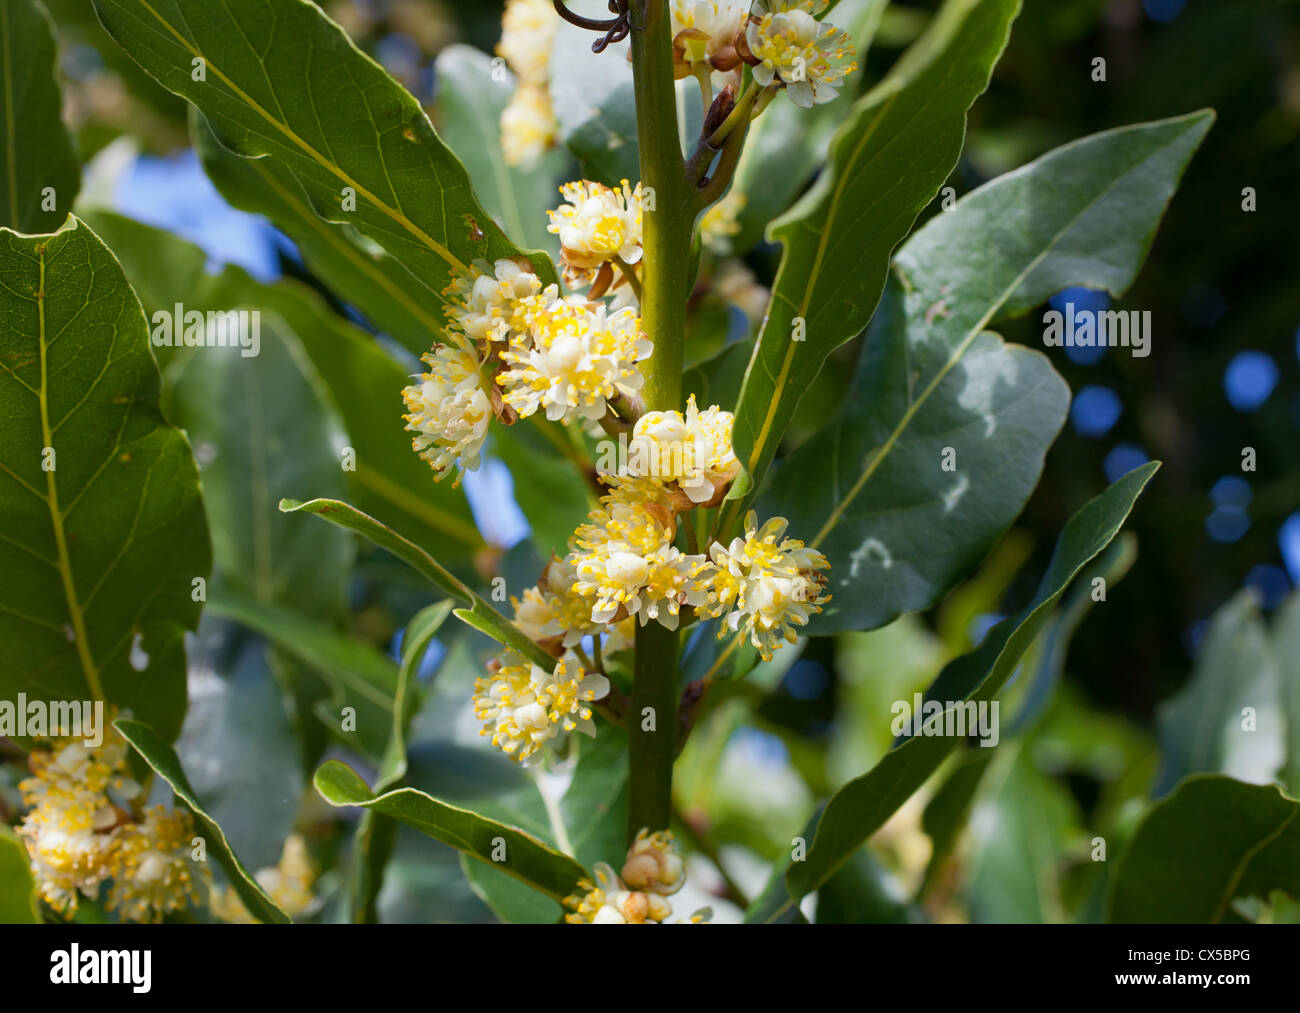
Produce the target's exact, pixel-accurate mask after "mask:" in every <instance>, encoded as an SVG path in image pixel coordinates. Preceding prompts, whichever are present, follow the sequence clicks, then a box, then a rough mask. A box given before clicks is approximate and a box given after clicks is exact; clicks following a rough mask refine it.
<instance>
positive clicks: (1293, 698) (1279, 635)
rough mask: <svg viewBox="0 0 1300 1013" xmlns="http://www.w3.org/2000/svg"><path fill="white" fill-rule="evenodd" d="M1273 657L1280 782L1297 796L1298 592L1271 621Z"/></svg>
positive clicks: (1299, 742) (1299, 784)
mask: <svg viewBox="0 0 1300 1013" xmlns="http://www.w3.org/2000/svg"><path fill="white" fill-rule="evenodd" d="M1273 641H1274V654H1275V656H1276V658H1277V664H1278V682H1279V689H1280V696H1281V701H1282V715H1283V717H1282V720H1283V723H1284V724H1285V725H1286V764H1285V766H1284V767H1283V771H1282V774H1283V781H1284V783H1285V784H1286V787H1287V789H1288V790H1289V791H1290V792H1291V794H1292V795H1296V796H1300V593H1295V592H1293V593H1292V594H1291V596H1290V597H1289V598H1287V600H1286V601H1285V602H1284V603H1283V604H1282V607H1281V608H1279V609H1278V610H1277V615H1276V616H1275V617H1274V619H1273Z"/></svg>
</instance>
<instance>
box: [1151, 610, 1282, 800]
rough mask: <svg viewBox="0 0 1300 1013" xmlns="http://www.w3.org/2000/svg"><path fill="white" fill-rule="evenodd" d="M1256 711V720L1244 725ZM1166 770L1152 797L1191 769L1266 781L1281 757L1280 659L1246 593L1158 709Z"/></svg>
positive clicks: (1217, 619) (1220, 618) (1222, 616)
mask: <svg viewBox="0 0 1300 1013" xmlns="http://www.w3.org/2000/svg"><path fill="white" fill-rule="evenodd" d="M1246 708H1251V709H1252V710H1253V712H1254V718H1255V721H1254V724H1253V725H1251V726H1250V727H1249V728H1247V727H1243V726H1244V724H1245V722H1244V718H1243V712H1244V710H1245V709H1246ZM1157 722H1158V726H1159V730H1160V745H1161V770H1160V776H1159V778H1158V779H1157V782H1156V786H1155V789H1154V792H1153V794H1154V795H1155V796H1156V797H1157V798H1158V797H1160V796H1162V795H1165V794H1167V793H1168V792H1169V791H1171V790H1172V789H1173V787H1174V785H1175V784H1177V783H1178V782H1179V781H1181V780H1182V779H1183V778H1184V777H1186V776H1187V775H1188V774H1199V773H1215V774H1227V775H1229V776H1230V777H1235V778H1237V779H1238V780H1242V781H1250V782H1253V783H1255V784H1266V783H1268V782H1269V781H1272V780H1273V777H1274V774H1275V773H1276V772H1277V770H1278V768H1279V767H1281V766H1282V764H1283V760H1284V752H1285V746H1284V744H1283V743H1284V737H1285V733H1284V731H1283V725H1284V720H1283V715H1282V707H1281V702H1280V700H1279V697H1278V658H1277V657H1275V656H1274V654H1273V643H1272V640H1271V639H1270V637H1269V635H1268V631H1267V629H1266V628H1265V626H1264V620H1263V618H1262V617H1261V616H1260V614H1259V608H1258V607H1257V606H1256V604H1255V601H1254V599H1253V598H1252V597H1251V593H1250V592H1249V591H1241V592H1240V593H1238V594H1237V595H1236V596H1235V597H1234V598H1233V599H1232V600H1231V601H1229V602H1228V603H1227V604H1226V605H1224V606H1223V608H1221V609H1219V611H1218V612H1216V613H1215V614H1214V616H1213V617H1212V618H1211V620H1210V627H1209V630H1208V631H1207V632H1206V634H1205V639H1204V640H1203V641H1202V642H1201V646H1200V650H1199V651H1198V653H1197V656H1196V665H1195V667H1194V668H1193V671H1192V677H1191V679H1190V680H1189V681H1188V683H1187V685H1186V686H1184V687H1183V688H1182V690H1180V691H1179V692H1178V693H1177V694H1176V695H1175V696H1173V697H1170V698H1169V699H1168V700H1166V701H1164V702H1163V703H1162V704H1161V705H1160V708H1159V712H1158V715H1157Z"/></svg>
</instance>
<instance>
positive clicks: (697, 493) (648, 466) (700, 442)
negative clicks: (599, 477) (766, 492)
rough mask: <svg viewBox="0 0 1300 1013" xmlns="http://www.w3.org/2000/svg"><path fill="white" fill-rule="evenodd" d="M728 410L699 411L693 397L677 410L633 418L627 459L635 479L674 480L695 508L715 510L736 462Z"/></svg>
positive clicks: (729, 483)
mask: <svg viewBox="0 0 1300 1013" xmlns="http://www.w3.org/2000/svg"><path fill="white" fill-rule="evenodd" d="M735 421H736V420H735V416H733V415H732V414H731V412H724V411H722V410H721V409H720V408H719V407H718V406H717V405H713V406H712V407H711V408H709V409H707V410H706V411H703V412H701V411H700V410H699V409H698V408H697V407H696V405H695V395H694V394H692V395H691V396H690V398H689V400H688V401H687V404H686V414H685V415H683V414H682V413H681V412H675V411H668V412H648V413H647V414H645V415H642V416H641V418H639V419H637V421H636V426H635V427H634V428H633V431H632V445H631V448H630V453H629V457H628V467H629V470H630V471H631V472H632V473H633V474H635V475H643V476H650V477H654V478H658V479H661V480H663V481H665V482H676V483H677V485H678V486H679V487H680V488H681V490H682V492H684V493H685V494H686V497H687V499H689V500H690V501H691V503H693V504H695V505H700V504H704V505H706V506H716V505H717V501H718V500H719V499H720V498H721V496H722V495H723V494H725V493H726V491H727V488H728V487H729V486H730V485H731V482H732V479H734V478H735V477H736V472H737V471H739V470H740V462H739V461H737V460H736V455H735V453H734V452H733V451H732V449H731V427H732V426H733V425H734V424H735Z"/></svg>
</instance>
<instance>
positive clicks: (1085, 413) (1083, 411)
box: [1070, 385, 1124, 439]
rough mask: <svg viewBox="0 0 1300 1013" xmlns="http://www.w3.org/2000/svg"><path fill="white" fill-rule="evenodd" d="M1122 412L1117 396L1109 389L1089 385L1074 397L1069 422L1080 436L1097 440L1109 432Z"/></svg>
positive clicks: (1122, 408)
mask: <svg viewBox="0 0 1300 1013" xmlns="http://www.w3.org/2000/svg"><path fill="white" fill-rule="evenodd" d="M1123 410H1124V407H1123V405H1121V404H1120V401H1119V395H1118V394H1116V393H1115V392H1114V391H1113V390H1111V389H1110V388H1109V387H1098V386H1096V385H1089V386H1087V387H1084V388H1083V389H1082V390H1080V391H1079V393H1078V394H1076V395H1075V396H1074V402H1073V403H1072V404H1071V405H1070V421H1071V423H1073V425H1074V430H1075V432H1077V433H1078V434H1079V435H1080V436H1088V437H1091V438H1092V439H1098V438H1100V437H1102V436H1105V435H1106V434H1107V433H1108V432H1110V430H1111V427H1112V426H1114V425H1115V423H1116V422H1118V421H1119V417H1120V413H1121V412H1123Z"/></svg>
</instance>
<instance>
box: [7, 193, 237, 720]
mask: <svg viewBox="0 0 1300 1013" xmlns="http://www.w3.org/2000/svg"><path fill="white" fill-rule="evenodd" d="M0 334H3V335H4V338H3V350H2V351H0V365H3V369H0V405H4V406H5V407H4V412H5V417H6V422H5V428H4V433H3V436H0V572H3V573H4V574H5V575H6V576H7V577H8V578H9V579H7V580H5V581H4V588H3V590H0V643H3V644H4V645H5V650H4V664H2V665H0V696H3V697H12V696H15V695H16V694H17V693H18V692H20V691H24V692H27V693H28V694H29V695H37V694H39V695H41V696H44V697H48V698H50V699H64V700H77V699H93V700H105V701H106V702H107V703H109V704H112V705H115V706H117V707H118V708H121V709H122V710H124V711H125V710H130V711H132V712H133V714H134V715H135V716H136V717H139V718H141V719H145V720H148V721H149V722H150V723H151V724H152V725H153V726H154V727H156V728H157V729H158V730H159V732H160V734H162V735H163V737H164V738H166V739H168V740H170V739H173V738H175V737H176V733H177V732H179V731H180V727H181V721H182V719H183V717H184V714H185V644H184V640H183V634H184V631H185V630H186V629H194V628H195V626H196V625H197V623H198V617H199V609H200V608H201V605H200V604H199V602H198V601H196V600H195V599H194V597H192V596H191V592H192V588H193V584H192V582H193V581H195V580H196V579H198V578H203V579H206V578H207V575H208V571H209V569H210V567H211V565H212V563H211V549H210V547H209V545H208V532H207V525H206V522H205V520H204V516H203V505H202V503H201V501H200V499H199V482H198V472H197V469H196V468H195V465H194V458H193V456H192V455H191V453H190V447H189V444H188V443H187V442H186V440H185V437H184V435H183V434H181V433H180V432H179V431H177V430H176V429H173V428H172V427H171V426H169V425H168V424H167V422H166V420H165V419H164V418H163V417H162V414H161V412H160V411H159V409H158V387H159V379H158V369H157V367H156V366H155V365H154V361H153V357H152V356H151V355H150V352H149V336H148V331H147V328H146V326H145V320H144V314H143V313H142V312H141V310H140V303H139V301H138V300H137V299H136V297H135V293H134V292H132V291H131V287H130V286H129V285H128V284H127V282H126V278H125V277H124V276H123V274H122V269H121V267H119V266H118V263H117V261H116V260H115V259H114V258H113V255H112V253H110V252H109V250H108V248H107V247H106V246H104V244H103V243H101V242H100V240H99V238H98V237H97V236H96V235H95V234H94V233H93V232H91V231H90V229H89V228H88V227H87V226H86V225H85V224H83V223H82V222H79V221H78V220H77V219H75V218H71V217H70V218H69V219H68V222H67V224H66V225H64V227H63V228H62V229H60V230H59V231H58V232H57V233H55V234H54V235H51V236H19V235H17V234H15V233H13V232H10V231H9V230H7V229H0ZM47 448H49V449H48V450H47ZM47 467H48V468H49V470H46V469H47Z"/></svg>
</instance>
